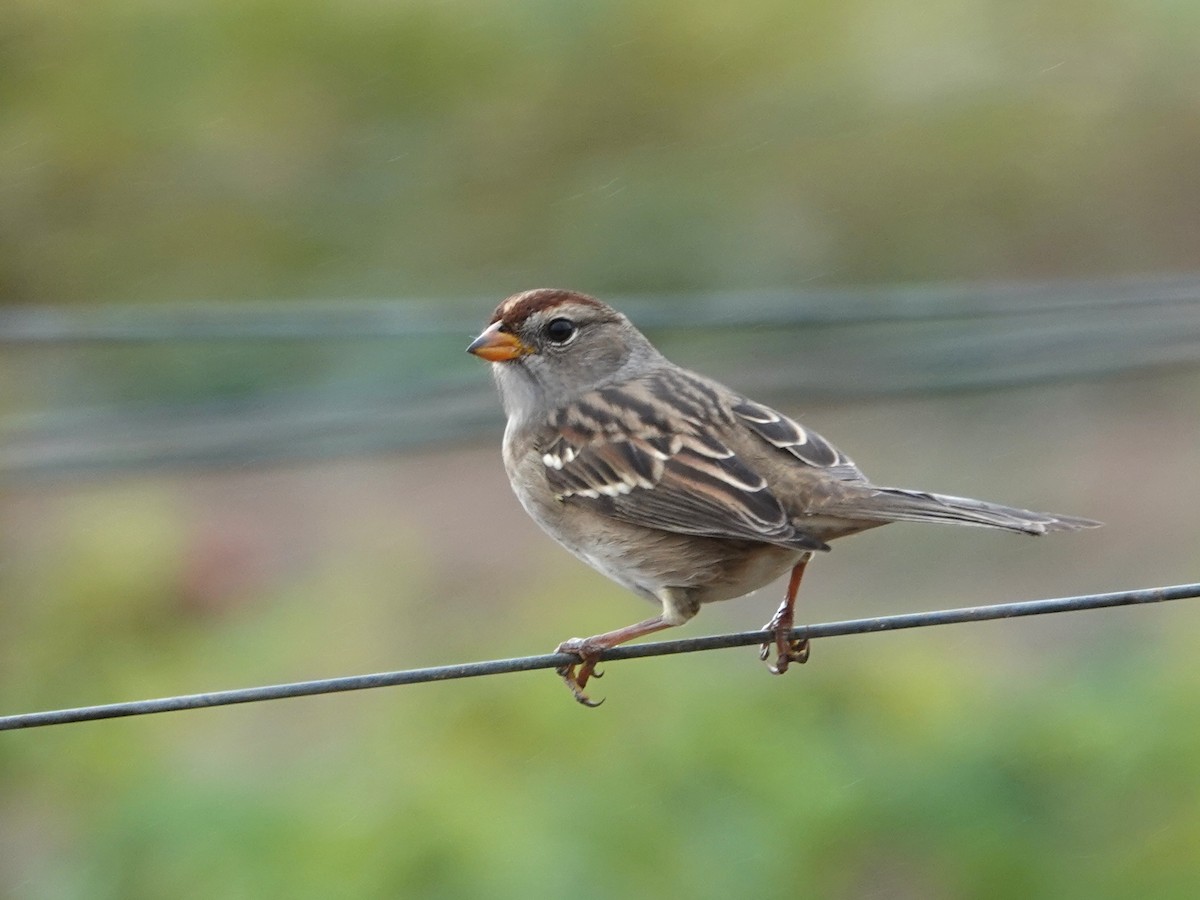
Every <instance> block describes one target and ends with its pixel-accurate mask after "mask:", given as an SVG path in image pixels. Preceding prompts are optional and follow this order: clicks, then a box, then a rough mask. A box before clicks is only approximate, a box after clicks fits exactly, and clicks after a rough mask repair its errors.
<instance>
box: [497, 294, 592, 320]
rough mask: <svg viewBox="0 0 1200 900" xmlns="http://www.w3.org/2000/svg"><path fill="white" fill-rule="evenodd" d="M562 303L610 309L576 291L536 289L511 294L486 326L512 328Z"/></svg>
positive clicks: (498, 307)
mask: <svg viewBox="0 0 1200 900" xmlns="http://www.w3.org/2000/svg"><path fill="white" fill-rule="evenodd" d="M563 303H570V304H573V305H575V306H590V307H592V308H593V309H598V310H608V309H611V307H609V306H607V305H605V304H603V303H601V302H600V301H599V300H597V299H596V298H595V297H589V296H588V295H587V294H581V293H579V292H578V291H568V290H563V289H561V288H537V289H535V290H532V291H523V292H521V293H520V294H513V295H512V296H511V297H509V298H508V299H506V300H504V301H503V302H502V303H501V304H500V305H499V306H497V307H496V311H495V312H494V313H492V318H491V320H490V321H489V322H488V324H489V325H491V324H495V323H496V322H503V323H504V324H505V325H506V326H514V325H516V324H518V323H519V322H523V321H525V319H528V318H529V317H530V316H532V315H534V314H535V313H539V312H541V311H542V310H544V309H546V308H548V307H551V306H559V305H560V304H563Z"/></svg>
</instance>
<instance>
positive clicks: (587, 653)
mask: <svg viewBox="0 0 1200 900" xmlns="http://www.w3.org/2000/svg"><path fill="white" fill-rule="evenodd" d="M588 641H589V639H588V638H571V639H570V640H567V641H563V642H562V643H561V644H559V645H558V647H556V648H555V650H554V652H555V653H571V654H574V655H575V656H578V657H579V662H577V663H568V664H567V665H565V666H559V667H558V668H557V669H555V670H554V671H556V672H557V673H558V675H559V677H560V678H562V680H563V682H564V683H565V684H566V686H567V689H568V690H570V692H571V694H572V695H573V696H574V697H575V699H576V700H577V701H579V702H580V703H582V704H583V705H584V706H590V707H596V706H599V705H600V704H601V703H603V702H604V700H602V699H601V700H593V699H592V698H591V697H589V696H588V695H587V694H585V693H584V692H583V689H584V687H585V686H586V685H587V683H588V679H590V678H603V677H604V673H603V672H598V671H597V670H596V663H598V662H599V661H600V658H599V653H600V651H601V650H602V649H604V648H602V647H595V646H593V645H591V644H589V642H588Z"/></svg>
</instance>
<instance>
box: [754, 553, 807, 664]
mask: <svg viewBox="0 0 1200 900" xmlns="http://www.w3.org/2000/svg"><path fill="white" fill-rule="evenodd" d="M807 565H808V557H805V558H804V559H802V560H800V562H798V563H796V565H795V566H793V567H792V577H791V578H790V579H788V588H787V594H786V595H785V596H784V598H783V602H782V603H780V604H779V609H777V610H775V615H773V616H772V617H771V621H770V622H768V623H767V624H766V625H765V626H763V630H764V631H772V632H774V633H775V649H776V651H777V653H778V655H777V656H776V658H775V664H774V665H768V666H767V668H768V669H770V670H771V673H772V674H774V675H782V674H783V673H784V672H786V671H787V670H788V666H789V665H790V664H791V663H794V662H795V663H803V662H807V661H808V653H809V646H808V638H799V639H793V638H792V636H791V631H792V626H793V625H794V624H795V617H796V593H797V591H799V590H800V579H802V578H803V577H804V567H805V566H807ZM770 655H771V645H770V644H769V643H766V644H763V645H762V649H761V650H759V653H758V658H759V659H761V660H763V661H764V662H765V661H766V659H767V657H769V656H770Z"/></svg>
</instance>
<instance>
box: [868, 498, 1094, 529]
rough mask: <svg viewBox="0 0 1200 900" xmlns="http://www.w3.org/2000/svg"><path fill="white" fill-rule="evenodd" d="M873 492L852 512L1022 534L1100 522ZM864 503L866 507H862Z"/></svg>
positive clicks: (994, 505) (964, 501)
mask: <svg viewBox="0 0 1200 900" xmlns="http://www.w3.org/2000/svg"><path fill="white" fill-rule="evenodd" d="M873 490H874V492H875V493H874V494H873V495H872V497H871V498H870V502H869V503H864V504H862V506H863V507H864V508H862V509H858V508H856V509H855V510H854V511H853V514H854V515H855V516H861V517H862V518H865V519H881V520H884V521H888V522H942V523H945V524H950V525H979V526H982V527H984V528H1002V529H1004V530H1006V531H1016V532H1019V533H1022V534H1046V533H1047V532H1051V531H1079V530H1080V529H1082V528H1095V527H1097V526H1099V525H1100V524H1101V523H1100V522H1096V521H1093V520H1092V519H1083V518H1079V517H1078V516H1059V515H1054V514H1052V513H1040V512H1033V511H1032V510H1028V509H1017V508H1015V507H1012V506H1001V505H1000V504H998V503H987V502H985V501H983V500H972V499H971V498H969V497H950V496H947V495H945V494H929V493H925V492H924V491H908V490H903V489H901V488H874V489H873ZM865 507H869V509H866V508H865Z"/></svg>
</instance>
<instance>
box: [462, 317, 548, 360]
mask: <svg viewBox="0 0 1200 900" xmlns="http://www.w3.org/2000/svg"><path fill="white" fill-rule="evenodd" d="M500 325H501V323H500V322H494V323H492V324H491V325H489V326H488V327H487V329H486V330H485V331H484V332H483V334H481V335H479V337H477V338H475V340H473V341H471V345H470V346H469V347H467V352H468V353H474V354H475V355H476V356H478V357H479V358H480V359H486V360H487V361H488V362H508V361H509V360H512V359H516V358H517V357H520V356H525V355H526V354H528V353H532V352H533V348H532V347H530V346H529V345H528V344H526V343H524V342H523V341H522V340H521V339H520V338H518V337H516V336H515V335H512V334H509V333H508V332H507V331H501V330H500Z"/></svg>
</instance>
